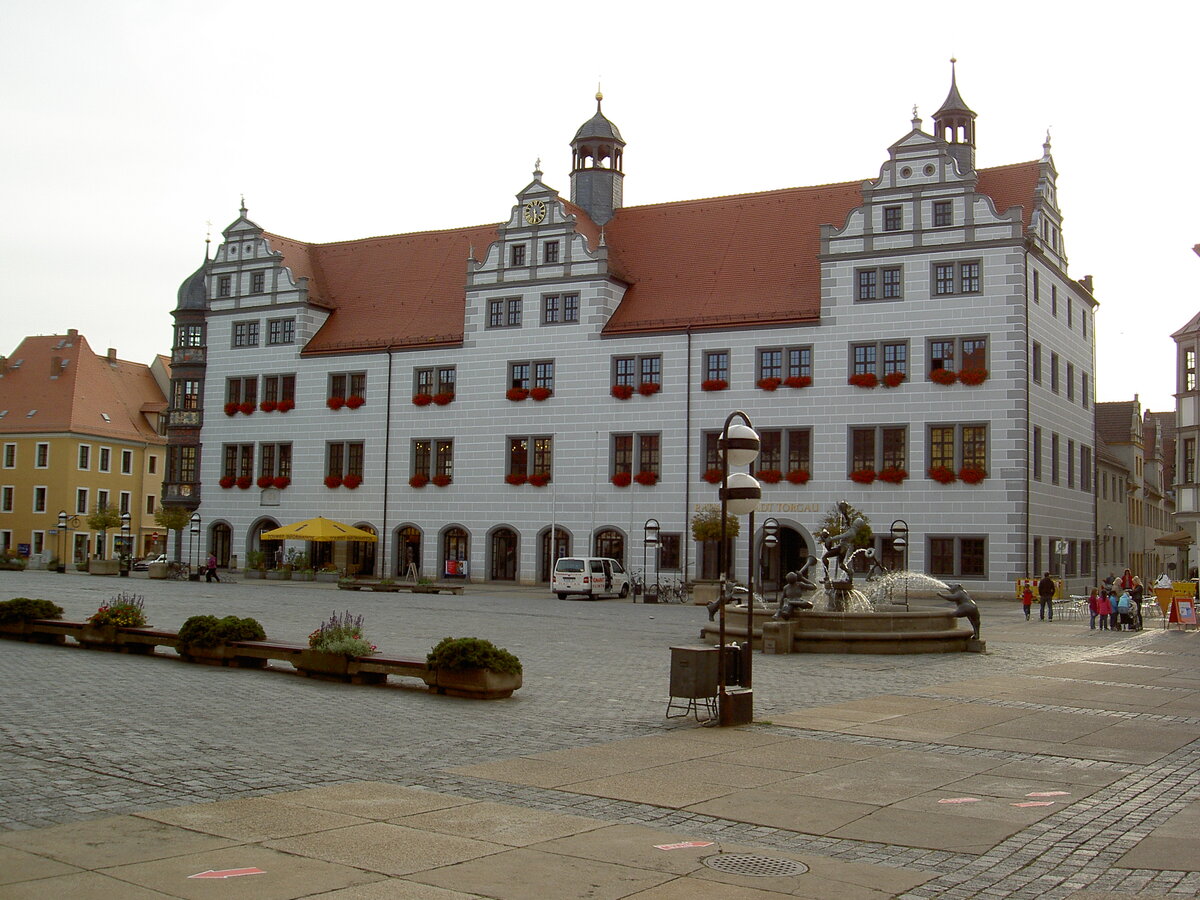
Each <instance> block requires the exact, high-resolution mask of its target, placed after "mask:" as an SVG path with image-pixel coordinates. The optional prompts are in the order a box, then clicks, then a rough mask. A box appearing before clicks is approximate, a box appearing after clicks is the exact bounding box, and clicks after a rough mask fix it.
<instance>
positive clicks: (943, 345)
mask: <svg viewBox="0 0 1200 900" xmlns="http://www.w3.org/2000/svg"><path fill="white" fill-rule="evenodd" d="M955 343H956V342H955V340H954V339H953V338H939V339H937V340H932V341H930V342H929V371H930V372H937V371H940V370H942V369H946V370H947V371H950V372H953V371H954V348H955Z"/></svg>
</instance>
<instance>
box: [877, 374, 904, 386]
mask: <svg viewBox="0 0 1200 900" xmlns="http://www.w3.org/2000/svg"><path fill="white" fill-rule="evenodd" d="M907 377H908V376H906V375H905V374H904V373H903V372H888V373H887V374H886V375H884V376H883V386H884V387H890V388H894V387H900V385H901V384H903V383H904V381H905V379H906V378H907Z"/></svg>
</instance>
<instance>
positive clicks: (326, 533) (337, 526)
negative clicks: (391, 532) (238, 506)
mask: <svg viewBox="0 0 1200 900" xmlns="http://www.w3.org/2000/svg"><path fill="white" fill-rule="evenodd" d="M261 538H262V540H264V541H362V542H364V543H368V544H373V543H375V542H376V541H377V540H379V538H377V537H376V536H375V535H373V534H371V532H369V531H363V530H362V529H361V528H355V527H354V526H353V525H347V524H345V523H344V522H335V521H334V520H333V519H326V518H325V517H324V516H316V517H315V518H312V519H305V520H304V521H303V522H294V523H293V524H291V525H281V526H280V527H279V528H273V529H272V530H270V531H264V532H263V533H262V535H261Z"/></svg>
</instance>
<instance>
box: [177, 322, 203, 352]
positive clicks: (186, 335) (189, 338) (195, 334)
mask: <svg viewBox="0 0 1200 900" xmlns="http://www.w3.org/2000/svg"><path fill="white" fill-rule="evenodd" d="M175 346H176V347H203V346H204V326H203V325H177V326H175Z"/></svg>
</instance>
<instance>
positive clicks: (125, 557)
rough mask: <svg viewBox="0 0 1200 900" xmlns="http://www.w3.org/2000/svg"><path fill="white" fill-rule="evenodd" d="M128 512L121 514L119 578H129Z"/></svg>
mask: <svg viewBox="0 0 1200 900" xmlns="http://www.w3.org/2000/svg"><path fill="white" fill-rule="evenodd" d="M130 518H132V517H131V516H130V515H129V510H126V511H125V512H123V513H121V563H120V565H121V577H122V578H128V577H129V563H130V556H131V553H130V547H129V520H130Z"/></svg>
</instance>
